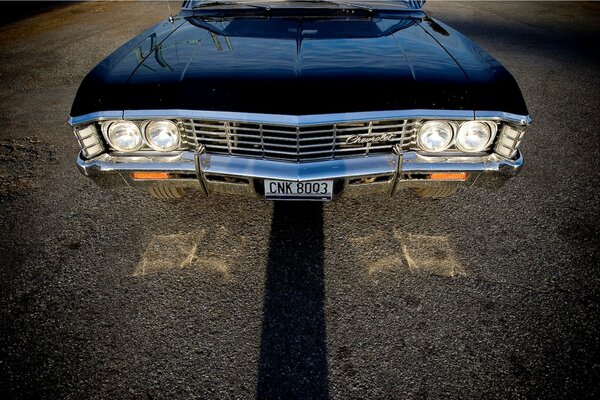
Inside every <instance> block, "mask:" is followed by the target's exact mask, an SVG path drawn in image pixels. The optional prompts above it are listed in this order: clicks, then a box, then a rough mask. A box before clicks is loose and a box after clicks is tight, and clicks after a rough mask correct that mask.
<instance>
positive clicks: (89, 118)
mask: <svg viewBox="0 0 600 400" xmlns="http://www.w3.org/2000/svg"><path fill="white" fill-rule="evenodd" d="M107 119H123V111H98V112H93V113H89V114H84V115H80V116H78V117H69V119H68V121H67V122H68V123H69V124H70V125H71V126H75V125H81V124H85V123H87V122H93V121H104V120H107Z"/></svg>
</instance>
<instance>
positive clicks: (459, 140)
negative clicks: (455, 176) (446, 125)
mask: <svg viewBox="0 0 600 400" xmlns="http://www.w3.org/2000/svg"><path fill="white" fill-rule="evenodd" d="M474 126H476V127H482V128H484V129H485V131H486V134H487V138H485V140H484V141H482V142H481V143H480V144H479V146H476V147H468V146H467V145H466V143H465V140H466V137H467V134H468V132H469V129H472V127H474ZM496 131H497V125H496V124H494V123H490V122H487V121H466V122H463V123H462V124H461V125H460V128H459V129H458V132H457V134H456V137H455V139H454V144H455V146H456V148H457V149H458V150H460V151H462V152H465V153H480V152H482V151H484V150H486V149H487V148H489V147H490V145H491V144H492V142H493V141H494V138H495V136H496Z"/></svg>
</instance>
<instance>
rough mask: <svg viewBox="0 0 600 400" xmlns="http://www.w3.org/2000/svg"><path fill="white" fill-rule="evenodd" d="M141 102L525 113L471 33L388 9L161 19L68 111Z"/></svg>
mask: <svg viewBox="0 0 600 400" xmlns="http://www.w3.org/2000/svg"><path fill="white" fill-rule="evenodd" d="M142 109H189V110H212V111H237V112H255V113H269V114H289V115H305V114H326V113H340V112H342V113H343V112H361V111H380V110H403V109H447V110H487V111H504V112H511V113H515V114H521V115H526V114H527V110H526V107H525V104H524V102H523V99H522V97H521V94H520V92H519V89H518V87H517V85H516V83H515V81H514V79H513V78H512V76H511V75H510V74H509V73H508V72H507V71H506V70H505V69H504V68H503V67H502V66H501V65H500V64H499V63H498V62H496V61H495V60H494V59H493V58H492V57H490V56H489V55H487V53H485V52H484V51H483V50H481V49H480V48H479V47H477V46H476V45H475V44H473V43H472V42H471V41H470V40H468V39H466V38H465V37H463V36H462V35H460V34H458V33H457V32H455V31H452V30H450V28H448V27H445V26H442V25H441V24H438V23H437V22H435V21H433V20H429V19H420V18H417V19H415V18H407V17H403V16H396V17H395V16H393V15H392V16H387V17H385V18H384V17H377V16H373V17H369V16H358V17H352V18H348V16H347V15H346V16H344V17H339V16H330V17H320V18H316V17H312V18H302V17H297V16H281V17H261V16H238V17H188V18H185V19H180V20H178V21H176V23H175V24H171V23H169V22H164V23H161V24H159V25H157V26H156V27H154V28H152V29H150V30H149V31H147V32H145V33H143V34H141V35H140V36H138V37H137V38H135V39H133V40H132V41H130V42H129V43H127V44H126V45H125V46H123V47H122V48H121V49H119V50H117V52H115V53H114V54H112V55H111V56H109V57H108V58H107V59H106V60H104V61H103V62H102V63H101V64H100V65H98V66H97V67H96V68H95V69H94V70H93V71H92V72H90V74H89V75H88V76H87V77H86V78H85V80H84V82H83V83H82V85H81V87H80V90H79V92H78V94H77V97H76V99H75V102H74V104H73V108H72V111H71V116H78V115H83V114H87V113H90V112H96V111H109V110H142Z"/></svg>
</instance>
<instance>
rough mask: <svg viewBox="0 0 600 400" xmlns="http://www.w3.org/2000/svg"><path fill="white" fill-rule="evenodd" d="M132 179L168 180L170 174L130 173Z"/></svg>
mask: <svg viewBox="0 0 600 400" xmlns="http://www.w3.org/2000/svg"><path fill="white" fill-rule="evenodd" d="M131 177H132V178H133V179H169V178H170V177H171V174H169V173H168V172H132V173H131Z"/></svg>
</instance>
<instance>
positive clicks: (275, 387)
mask: <svg viewBox="0 0 600 400" xmlns="http://www.w3.org/2000/svg"><path fill="white" fill-rule="evenodd" d="M323 265H324V235H323V206H322V204H321V203H305V204H302V203H275V205H274V210H273V219H272V223H271V234H270V238H269V255H268V261H267V269H266V279H265V294H264V306H263V307H264V310H263V324H262V333H261V348H260V361H259V372H258V383H257V398H260V399H264V398H284V399H294V398H311V399H325V398H328V397H329V383H328V374H327V345H326V337H325V335H326V330H325V309H324V307H325V289H324V273H323Z"/></svg>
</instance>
